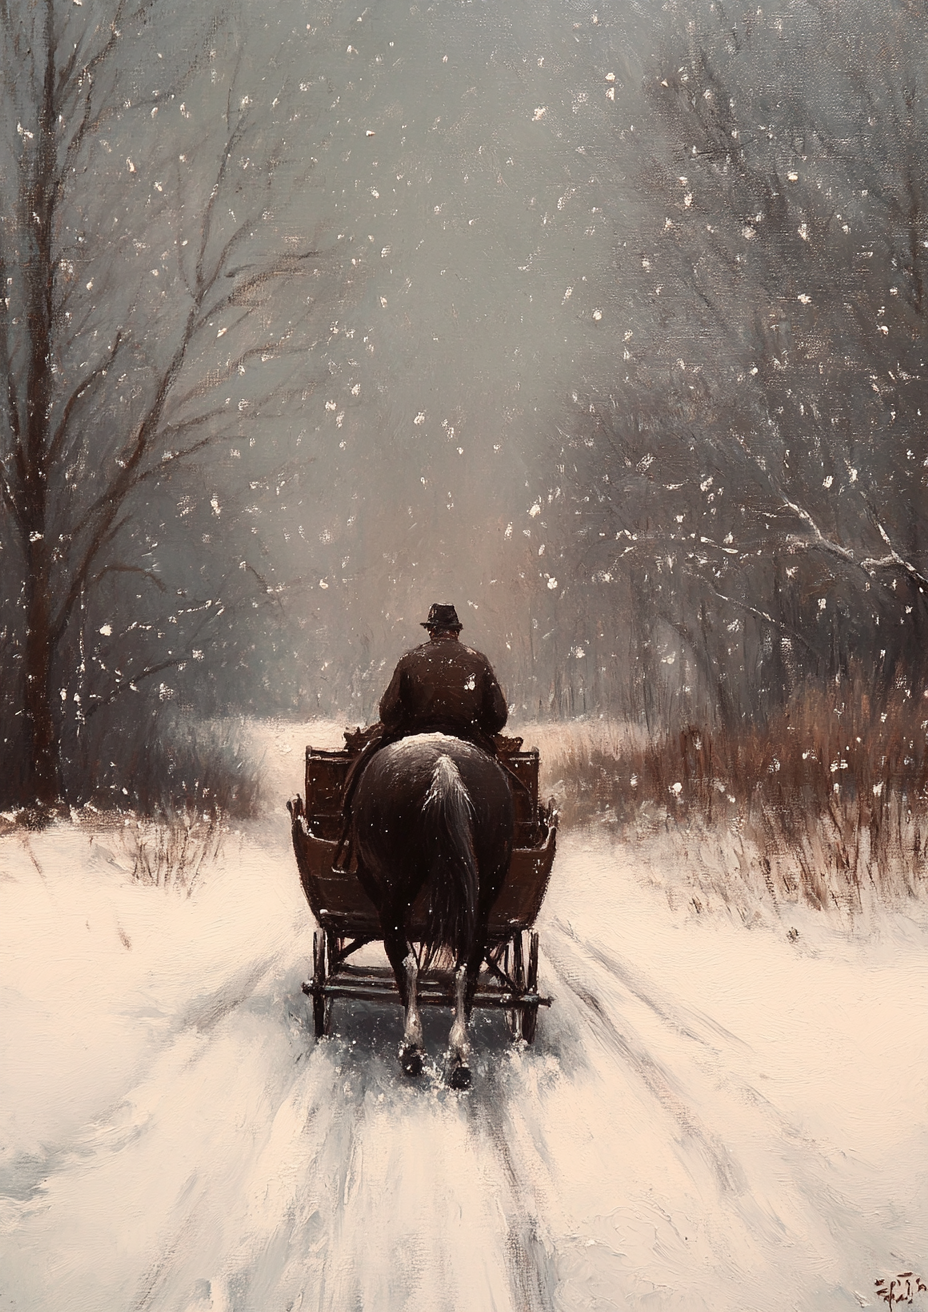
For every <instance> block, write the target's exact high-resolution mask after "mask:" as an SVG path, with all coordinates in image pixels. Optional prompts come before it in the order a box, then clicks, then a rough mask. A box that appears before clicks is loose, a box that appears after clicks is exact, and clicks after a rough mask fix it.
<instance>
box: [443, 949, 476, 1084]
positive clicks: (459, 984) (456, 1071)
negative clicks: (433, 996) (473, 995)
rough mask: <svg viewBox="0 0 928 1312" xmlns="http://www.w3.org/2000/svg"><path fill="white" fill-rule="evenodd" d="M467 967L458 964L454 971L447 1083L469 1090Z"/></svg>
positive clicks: (468, 991) (468, 990)
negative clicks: (452, 1019)
mask: <svg viewBox="0 0 928 1312" xmlns="http://www.w3.org/2000/svg"><path fill="white" fill-rule="evenodd" d="M468 974H469V971H468V967H467V966H466V965H463V964H462V963H460V962H459V963H458V965H457V966H456V967H455V971H454V1021H453V1022H452V1025H451V1034H450V1036H449V1039H448V1082H449V1084H450V1085H451V1087H452V1089H469V1088H470V1081H471V1075H470V1067H469V1066H468V1064H467V1058H468V1057H469V1055H470V1040H469V1038H468V1035H467V1021H468V1017H469V1014H470V1000H469V997H468V994H469V993H470V992H471V990H470V989H469V988H468Z"/></svg>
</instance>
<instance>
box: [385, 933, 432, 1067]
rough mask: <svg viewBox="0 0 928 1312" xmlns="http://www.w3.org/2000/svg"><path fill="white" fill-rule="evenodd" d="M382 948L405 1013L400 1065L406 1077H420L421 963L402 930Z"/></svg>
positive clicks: (422, 1054) (421, 1054) (422, 1047)
mask: <svg viewBox="0 0 928 1312" xmlns="http://www.w3.org/2000/svg"><path fill="white" fill-rule="evenodd" d="M383 945H384V948H385V949H386V953H387V956H388V958H389V960H390V965H391V966H392V967H393V974H394V976H395V977H396V984H397V988H398V989H399V991H400V998H401V999H402V1003H403V1006H404V1007H405V1009H406V1019H405V1024H404V1027H403V1041H402V1043H401V1044H400V1062H401V1063H402V1066H403V1070H404V1071H405V1072H406V1074H407V1075H412V1076H416V1075H421V1074H422V1059H423V1057H424V1056H425V1044H424V1041H423V1038H422V1017H421V1016H420V1014H419V993H418V986H419V961H418V958H417V957H416V953H415V950H414V949H413V946H412V944H411V943H410V942H409V941H408V939H407V938H406V935H405V933H403V932H402V931H401V930H399V929H397V930H396V931H395V932H394V933H391V934H389V935H387V936H385V938H384V944H383Z"/></svg>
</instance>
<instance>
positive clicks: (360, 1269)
mask: <svg viewBox="0 0 928 1312" xmlns="http://www.w3.org/2000/svg"><path fill="white" fill-rule="evenodd" d="M336 730H337V726H325V727H323V728H322V729H321V730H319V729H314V730H313V731H312V733H311V735H309V734H306V733H305V731H303V730H300V731H296V732H294V731H291V730H289V729H287V730H284V729H282V728H281V729H279V730H277V731H273V730H271V731H269V732H267V733H266V734H265V735H264V743H265V768H266V771H267V773H268V777H269V781H270V787H271V789H272V790H274V789H276V790H278V791H279V795H280V796H281V798H283V797H284V796H286V795H287V794H288V793H292V792H295V791H297V790H298V789H299V788H300V769H301V761H300V752H299V747H300V745H301V744H302V742H303V741H304V740H305V737H306V736H312V738H313V740H314V741H316V742H318V743H319V744H320V745H325V744H326V742H329V741H331V740H332V735H333V734H334V733H335V731H336ZM646 864H647V853H644V852H642V851H638V850H636V851H627V850H622V849H617V848H615V847H613V846H610V845H609V844H607V843H606V842H604V841H602V840H600V839H597V838H596V837H595V836H593V835H590V834H586V835H584V834H573V835H565V836H564V839H563V842H562V845H561V851H560V853H559V856H558V860H557V864H556V867H555V874H554V878H553V881H552V885H551V889H550V893H549V896H548V899H547V902H546V905H545V908H544V912H543V916H542V919H541V922H540V924H539V929H540V931H541V934H542V945H543V952H542V962H541V975H542V981H543V984H544V986H545V987H546V988H547V989H548V990H549V991H550V992H551V993H552V994H553V995H554V998H555V1003H554V1006H553V1007H552V1008H551V1009H550V1011H549V1012H547V1013H542V1017H541V1021H540V1024H539V1032H538V1039H537V1042H536V1045H535V1047H534V1048H533V1049H513V1048H512V1047H511V1046H510V1045H509V1044H508V1041H507V1039H506V1037H505V1034H504V1032H503V1024H502V1021H501V1019H500V1018H497V1017H491V1016H485V1015H481V1016H480V1017H479V1019H478V1021H477V1024H476V1025H475V1031H476V1039H477V1043H476V1047H477V1052H478V1060H477V1063H476V1081H475V1087H474V1088H473V1089H472V1090H471V1091H470V1092H468V1093H463V1094H459V1093H453V1092H451V1091H449V1090H448V1089H446V1088H445V1087H444V1085H443V1083H442V1080H441V1076H440V1069H439V1067H440V1059H441V1050H442V1046H443V1043H444V1039H445V1037H446V1033H445V1031H446V1024H447V1022H446V1020H445V1018H444V1017H443V1016H440V1015H436V1014H435V1013H429V1014H427V1016H426V1023H427V1038H428V1040H429V1044H430V1048H431V1051H432V1053H433V1054H434V1056H435V1058H436V1065H435V1067H434V1069H432V1070H430V1071H428V1072H427V1073H426V1076H425V1078H423V1080H422V1081H420V1082H418V1083H411V1082H409V1081H405V1080H404V1079H403V1078H402V1077H401V1076H399V1075H398V1073H397V1063H396V1045H397V1041H398V1038H399V1012H398V1011H392V1010H390V1011H388V1010H385V1009H377V1008H373V1007H365V1006H363V1005H350V1004H347V1003H341V1004H336V1026H337V1031H338V1032H337V1035H336V1037H334V1038H333V1039H331V1040H326V1041H323V1042H322V1043H319V1044H317V1043H315V1041H314V1040H313V1038H312V1035H311V1032H310V1030H309V1029H308V1027H307V1019H306V1010H305V1006H304V999H303V996H302V994H301V992H300V982H301V980H302V979H303V978H304V976H305V974H306V972H307V957H308V953H309V947H310V939H311V922H310V917H309V914H308V911H307V909H306V906H305V904H304V903H303V900H302V896H301V893H300V890H299V885H298V882H297V878H296V872H295V868H294V865H293V861H292V858H291V855H290V852H289V849H288V831H287V816H286V813H285V812H284V811H283V809H282V807H281V808H278V810H277V811H276V812H275V813H274V814H272V815H269V816H268V817H267V818H266V819H264V820H262V821H260V822H256V823H255V824H254V825H252V826H250V827H249V829H248V830H247V831H246V832H244V833H241V834H229V835H228V836H227V838H226V840H225V843H224V849H223V853H222V856H221V858H220V859H219V861H218V862H217V863H216V865H215V866H214V867H213V868H212V869H211V870H210V871H209V872H208V875H207V877H206V878H205V879H204V880H203V881H202V882H201V883H200V884H199V885H198V886H197V887H196V889H195V890H194V892H193V894H192V896H191V897H189V898H186V897H184V896H183V895H182V894H181V893H179V892H172V891H168V892H165V890H163V889H160V888H155V887H143V886H140V885H138V884H136V883H134V882H133V881H132V880H131V879H130V878H129V874H128V870H129V864H128V861H127V857H126V850H125V846H124V844H123V843H122V841H121V838H120V835H119V834H118V833H102V834H99V835H97V836H96V837H94V838H92V839H91V837H90V836H89V835H88V834H87V833H86V832H80V831H78V830H75V829H71V828H69V827H61V828H56V829H53V830H51V831H48V832H45V833H42V834H34V835H30V836H29V837H28V838H27V837H25V836H23V835H19V836H16V835H11V836H7V837H6V838H3V839H2V840H0V898H2V904H3V905H2V912H3V914H2V927H0V935H2V953H0V990H2V1016H3V1025H2V1040H0V1042H2V1051H0V1244H2V1252H0V1309H2V1310H3V1312H7V1310H8V1309H16V1310H17V1312H27V1310H28V1312H66V1310H67V1312H70V1309H75V1310H76V1312H77V1310H79V1312H117V1310H119V1312H122V1310H124V1309H125V1310H126V1312H129V1310H132V1312H136V1310H138V1312H141V1310H143V1309H145V1310H147V1309H152V1310H153V1312H154V1310H157V1312H207V1310H208V1309H214V1310H215V1312H219V1310H220V1309H222V1312H231V1310H232V1309H235V1310H236V1312H244V1310H245V1309H248V1310H249V1312H277V1310H278V1309H279V1310H280V1312H285V1310H286V1309H293V1310H294V1312H295V1310H296V1309H301V1310H306V1309H312V1310H313V1312H353V1310H354V1309H364V1310H365V1312H400V1310H401V1309H403V1310H405V1309H409V1310H410V1312H411V1310H412V1309H416V1310H417V1312H418V1310H420V1309H427V1310H428V1312H493V1310H494V1309H496V1310H498V1312H536V1310H541V1309H545V1310H547V1309H551V1310H553V1309H557V1310H558V1312H605V1310H606V1309H613V1308H641V1309H645V1308H647V1309H660V1310H661V1312H663V1310H664V1309H681V1310H683V1312H698V1310H699V1309H704V1308H705V1309H712V1312H747V1310H749V1309H750V1310H753V1309H757V1310H758V1312H760V1310H764V1312H767V1310H768V1309H769V1312H783V1310H784V1309H802V1310H804V1312H805V1310H806V1309H807V1310H808V1312H831V1310H832V1309H845V1308H857V1307H859V1306H868V1305H870V1306H879V1305H882V1304H880V1303H879V1299H878V1290H877V1289H876V1286H875V1281H876V1280H878V1279H880V1278H886V1279H887V1280H888V1279H889V1278H890V1277H893V1276H895V1275H897V1274H898V1273H902V1272H915V1273H916V1274H919V1273H920V1274H921V1275H922V1276H923V1278H924V1277H925V1275H926V1272H928V1172H926V1164H928V1133H926V1130H928V1113H926V1107H928V973H926V971H925V968H924V962H925V948H926V939H928V929H926V927H925V925H924V923H920V922H919V921H918V920H916V919H913V918H907V917H905V916H903V915H901V914H898V913H895V914H890V913H888V912H887V913H886V914H885V916H883V917H882V918H881V919H875V920H872V921H871V923H869V924H868V926H867V928H866V930H861V929H860V928H858V929H856V930H850V929H848V928H847V927H846V926H840V925H838V924H836V923H835V922H830V921H828V920H826V919H825V918H824V917H822V916H821V915H819V916H816V915H813V914H812V913H811V912H809V913H801V912H799V911H797V910H795V909H794V910H793V911H792V912H791V913H790V918H789V922H788V923H786V922H785V921H781V920H779V919H778V918H777V917H776V915H771V916H769V917H767V918H766V919H764V920H759V921H757V922H755V923H754V925H753V927H752V928H747V927H745V926H744V925H743V924H741V923H740V921H737V918H735V919H732V918H729V917H727V916H724V915H722V914H715V915H711V914H710V915H707V914H705V913H704V914H701V915H700V914H697V913H696V911H695V910H694V909H693V907H692V906H691V905H689V904H688V903H687V902H686V901H685V900H684V899H682V898H681V899H678V900H677V902H676V903H675V904H674V906H673V907H672V906H671V905H670V903H669V901H668V898H667V896H666V890H665V889H662V888H661V887H659V886H658V884H657V883H656V882H655V881H654V880H653V879H651V878H648V877H646V876H645V874H643V871H644V869H645V866H646ZM671 874H672V872H671ZM789 929H792V930H794V931H796V930H798V934H796V933H795V932H794V935H793V937H792V938H790V937H788V934H787V931H788V930H789ZM923 1283H926V1284H928V1279H924V1280H923ZM919 1300H921V1304H920V1303H919ZM919 1305H921V1306H924V1307H928V1294H920V1293H916V1296H915V1303H914V1304H913V1306H915V1307H918V1306H919Z"/></svg>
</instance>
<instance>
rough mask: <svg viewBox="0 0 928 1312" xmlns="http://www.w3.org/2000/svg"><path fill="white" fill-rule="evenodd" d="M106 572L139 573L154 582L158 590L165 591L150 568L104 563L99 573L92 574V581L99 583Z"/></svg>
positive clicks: (162, 583)
mask: <svg viewBox="0 0 928 1312" xmlns="http://www.w3.org/2000/svg"><path fill="white" fill-rule="evenodd" d="M106 574H141V575H142V576H143V578H146V579H149V580H150V581H151V582H152V583H154V585H155V587H156V588H157V589H158V591H159V592H167V588H166V587H165V585H164V582H163V581H162V580H161V579H159V578H158V575H157V574H155V573H153V572H152V571H151V570H150V569H143V568H142V566H141V565H104V566H103V568H102V569H101V570H100V572H99V574H96V575H94V578H93V582H94V583H99V582H100V580H101V579H102V578H103V577H104V575H106Z"/></svg>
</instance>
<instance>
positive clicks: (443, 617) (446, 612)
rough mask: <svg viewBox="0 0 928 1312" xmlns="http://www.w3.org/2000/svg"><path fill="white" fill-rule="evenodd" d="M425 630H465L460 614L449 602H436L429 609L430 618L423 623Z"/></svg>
mask: <svg viewBox="0 0 928 1312" xmlns="http://www.w3.org/2000/svg"><path fill="white" fill-rule="evenodd" d="M422 627H423V629H458V630H460V629H463V627H464V625H463V624H462V623H461V621H460V620H459V619H458V613H457V611H456V610H455V609H454V607H453V606H450V605H448V603H447V602H441V601H436V602H434V603H433V605H432V606H430V608H429V617H428V619H427V620H423V621H422Z"/></svg>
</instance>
